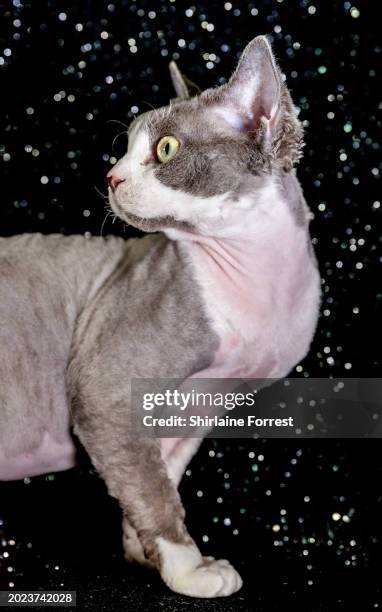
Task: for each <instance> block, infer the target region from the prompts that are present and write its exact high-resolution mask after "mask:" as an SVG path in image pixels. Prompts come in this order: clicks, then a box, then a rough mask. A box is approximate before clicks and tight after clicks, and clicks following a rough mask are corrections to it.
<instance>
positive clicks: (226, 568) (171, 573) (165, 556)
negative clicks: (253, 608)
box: [157, 538, 242, 597]
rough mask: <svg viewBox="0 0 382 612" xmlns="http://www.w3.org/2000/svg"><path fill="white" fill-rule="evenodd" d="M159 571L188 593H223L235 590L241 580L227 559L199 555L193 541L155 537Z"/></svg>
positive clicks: (174, 586)
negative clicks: (181, 542)
mask: <svg viewBox="0 0 382 612" xmlns="http://www.w3.org/2000/svg"><path fill="white" fill-rule="evenodd" d="M157 545H158V549H159V552H160V557H161V569H160V573H161V576H162V578H163V580H164V582H165V583H166V584H167V586H168V587H169V588H170V589H172V590H173V591H175V592H176V593H181V594H183V595H189V596H190V597H223V596H227V595H231V594H232V593H235V592H236V591H238V590H239V589H240V588H241V586H242V580H241V578H240V576H239V574H238V573H237V572H236V570H235V569H234V568H233V567H232V565H230V564H229V563H228V561H226V560H225V559H221V560H219V561H215V559H213V558H212V557H202V555H201V554H200V552H199V550H198V549H197V547H196V546H195V544H190V545H187V546H186V545H184V544H175V543H174V542H170V541H168V540H166V539H165V538H157Z"/></svg>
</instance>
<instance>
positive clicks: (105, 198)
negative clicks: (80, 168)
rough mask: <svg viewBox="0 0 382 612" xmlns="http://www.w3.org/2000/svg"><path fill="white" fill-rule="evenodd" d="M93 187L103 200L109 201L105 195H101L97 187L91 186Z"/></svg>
mask: <svg viewBox="0 0 382 612" xmlns="http://www.w3.org/2000/svg"><path fill="white" fill-rule="evenodd" d="M93 187H94V189H95V190H96V192H97V193H98V195H100V196H101V198H102V199H103V200H109V196H108V195H107V194H104V193H102V191H101V190H100V189H98V187H97V185H93Z"/></svg>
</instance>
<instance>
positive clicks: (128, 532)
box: [123, 521, 154, 568]
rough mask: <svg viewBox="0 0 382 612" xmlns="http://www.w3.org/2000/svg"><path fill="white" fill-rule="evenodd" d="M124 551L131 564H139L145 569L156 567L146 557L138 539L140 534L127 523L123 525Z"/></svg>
mask: <svg viewBox="0 0 382 612" xmlns="http://www.w3.org/2000/svg"><path fill="white" fill-rule="evenodd" d="M123 549H124V552H125V559H127V561H129V562H130V563H139V564H140V565H144V566H145V567H150V568H152V567H154V565H153V564H152V563H151V561H149V559H147V557H146V556H145V551H144V549H143V546H142V544H141V542H140V540H139V538H138V534H137V532H136V530H135V529H134V527H132V526H131V525H130V523H128V522H127V521H124V523H123Z"/></svg>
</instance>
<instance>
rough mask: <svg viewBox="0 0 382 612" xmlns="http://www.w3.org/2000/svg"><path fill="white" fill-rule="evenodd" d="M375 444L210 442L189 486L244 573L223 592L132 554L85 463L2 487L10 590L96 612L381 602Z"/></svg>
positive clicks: (203, 519)
mask: <svg viewBox="0 0 382 612" xmlns="http://www.w3.org/2000/svg"><path fill="white" fill-rule="evenodd" d="M303 442H304V441H303ZM378 446H379V441H378V440H369V441H342V442H336V441H322V440H321V441H318V440H317V441H314V440H313V441H309V443H308V442H307V441H305V442H304V443H303V444H302V443H301V442H300V443H299V444H297V442H295V441H275V440H266V441H262V442H260V441H258V442H252V441H245V442H243V441H219V442H214V441H212V440H208V441H206V442H205V443H204V444H203V446H202V448H201V451H200V454H199V456H198V457H197V458H196V459H195V460H194V461H193V463H192V464H191V472H189V473H188V475H187V476H186V477H185V479H184V481H183V483H182V487H181V492H182V497H183V499H184V502H185V505H186V508H187V522H188V525H189V528H190V531H191V533H192V534H193V536H194V537H195V539H196V540H197V541H198V543H200V545H201V547H202V550H203V552H205V553H206V554H214V555H215V556H224V557H228V558H229V559H230V560H231V561H232V562H233V563H234V565H235V566H236V568H237V569H238V570H239V571H240V573H241V574H242V576H243V578H244V587H243V589H242V590H241V591H240V592H239V593H237V594H236V595H234V596H232V597H229V598H225V599H214V600H193V599H190V598H187V597H181V596H178V595H175V594H172V593H171V592H170V591H169V590H168V589H167V588H166V587H165V586H164V585H163V583H162V582H161V580H160V578H159V576H158V575H157V574H156V573H154V572H152V571H149V570H146V569H142V568H140V567H135V566H131V565H129V564H128V563H127V562H125V561H124V559H123V554H122V547H121V532H120V511H119V508H118V506H117V504H116V503H114V500H113V499H111V498H110V497H108V495H107V493H106V491H105V488H104V486H103V483H102V482H101V481H100V480H99V479H98V478H97V476H95V475H94V474H92V473H89V470H88V469H85V468H84V469H76V470H71V471H69V472H66V473H62V474H58V475H55V476H54V477H53V478H52V477H39V478H34V479H32V481H31V482H30V483H23V482H14V483H2V484H1V486H0V496H1V510H0V518H1V520H2V521H3V525H2V527H1V529H2V538H3V540H2V546H1V550H2V553H3V554H4V552H8V555H9V556H8V557H5V558H3V560H2V561H1V560H0V563H1V562H2V563H3V568H2V569H3V571H2V573H1V577H2V579H3V581H4V586H3V588H6V587H7V584H9V583H12V584H13V585H14V586H13V587H12V588H13V589H31V590H36V589H45V590H48V589H58V590H60V589H61V590H75V591H77V602H78V603H77V609H78V610H81V611H82V610H92V611H95V612H102V611H104V610H105V611H108V612H109V611H110V612H119V611H122V610H123V611H124V612H130V611H131V612H135V611H136V610H149V611H156V610H166V611H167V610H187V611H188V610H190V611H191V610H206V611H212V610H214V611H215V610H216V611H217V610H227V611H228V610H232V611H233V610H242V611H252V610H256V612H268V611H269V612H271V611H272V612H273V611H278V610H285V609H288V610H289V609H292V610H303V611H306V612H321V611H322V612H323V611H325V612H332V611H337V610H351V609H354V608H353V607H352V606H353V604H354V601H355V600H356V598H357V597H360V598H361V601H362V603H361V604H360V606H359V607H357V608H356V609H359V610H360V611H361V610H362V612H366V611H369V610H375V609H380V608H381V607H382V593H381V590H382V589H381V585H382V581H381V571H380V569H381V566H380V554H381V542H382V528H381V510H382V484H381V482H382V481H381V472H382V468H381V466H382V462H378ZM239 466H240V468H239ZM207 538H208V540H207ZM9 568H12V571H8V570H9ZM35 609H40V608H35ZM41 609H42V608H41Z"/></svg>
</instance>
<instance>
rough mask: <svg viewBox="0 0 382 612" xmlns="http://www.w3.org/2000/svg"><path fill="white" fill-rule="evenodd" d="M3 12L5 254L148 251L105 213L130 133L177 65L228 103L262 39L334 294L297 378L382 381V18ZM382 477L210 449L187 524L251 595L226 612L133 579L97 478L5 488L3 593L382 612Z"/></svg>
mask: <svg viewBox="0 0 382 612" xmlns="http://www.w3.org/2000/svg"><path fill="white" fill-rule="evenodd" d="M0 6H1V14H0V16H1V22H0V23H1V28H2V34H1V38H2V41H1V45H0V51H1V54H2V55H1V57H2V58H3V59H2V60H1V59H0V64H1V65H0V71H1V100H2V103H3V108H4V112H3V114H2V118H3V125H2V129H1V145H0V146H1V149H0V152H1V154H2V161H0V164H1V172H2V173H1V211H0V228H1V230H0V232H1V235H4V236H5V235H12V234H15V233H21V232H32V231H39V232H43V233H50V232H63V233H85V232H90V233H92V234H96V235H97V234H98V235H99V234H100V233H101V232H102V234H103V235H105V234H109V233H115V234H120V235H123V236H125V237H128V236H129V235H133V231H132V230H131V229H130V228H126V227H124V226H123V225H122V223H120V222H115V223H112V221H111V217H110V216H109V217H106V219H105V216H106V214H107V211H106V208H105V201H104V198H103V197H102V194H105V193H106V188H105V179H104V177H105V175H106V173H107V171H108V170H109V168H110V167H111V162H110V160H111V158H112V157H115V158H118V157H119V156H121V155H122V154H123V153H124V151H125V148H126V135H125V127H124V125H123V124H128V123H129V121H130V120H131V118H132V116H133V115H134V114H136V113H139V112H142V111H145V110H147V109H148V108H150V106H151V105H153V106H154V107H157V106H161V105H164V104H166V103H167V102H168V99H169V98H170V97H173V95H174V94H173V91H172V89H171V83H170V79H169V75H168V62H169V61H170V59H172V58H174V59H176V61H177V62H178V64H179V66H180V68H181V69H182V70H183V71H184V72H185V73H186V74H187V75H188V76H189V77H190V78H191V79H192V80H193V81H195V82H197V83H198V84H199V85H200V86H201V87H202V88H204V87H209V86H212V85H216V84H219V83H222V82H224V80H226V79H227V78H228V77H229V75H230V73H231V71H232V70H233V68H234V66H235V64H236V62H237V58H238V55H239V53H240V52H241V51H242V49H243V47H244V46H245V44H246V43H247V42H249V40H250V39H251V38H253V37H254V36H255V35H257V34H263V33H266V34H269V35H270V36H271V38H272V40H273V46H274V50H275V53H276V56H277V57H278V60H279V63H280V66H281V68H282V70H283V72H284V73H285V74H286V76H287V81H288V84H289V87H290V89H291V91H292V95H293V98H294V101H295V103H296V105H297V106H298V107H299V108H300V109H301V115H300V117H301V119H302V120H303V121H304V125H305V129H306V148H305V155H304V159H303V160H302V162H301V164H300V167H299V170H298V173H299V177H300V180H301V183H302V186H303V188H304V192H305V195H306V198H307V200H308V203H309V205H310V207H311V209H312V211H313V213H314V220H313V222H312V225H311V233H312V237H313V242H314V245H315V249H316V252H317V255H318V258H319V264H320V269H321V273H322V278H323V303H322V314H321V317H320V322H319V327H318V331H317V334H316V337H315V340H314V343H313V345H312V348H311V351H310V353H309V355H308V356H307V358H306V359H305V360H304V362H303V363H302V364H300V365H299V366H298V367H297V370H296V371H295V372H294V373H293V374H294V375H299V376H315V377H326V376H330V375H333V376H354V377H355V376H367V377H372V376H379V374H380V371H381V358H380V341H379V342H378V334H379V336H380V315H381V300H382V289H381V282H380V277H381V271H380V261H381V259H380V258H381V248H380V240H381V238H380V215H381V208H380V205H379V201H380V168H381V161H380V144H379V140H378V138H379V135H380V132H379V130H380V114H381V105H382V102H381V97H380V72H378V68H379V66H380V61H381V44H380V37H378V34H379V31H378V25H377V23H378V20H377V15H376V13H374V10H376V9H377V3H372V2H365V1H364V2H361V1H360V0H356V2H355V4H354V5H353V4H352V3H351V2H338V1H331V0H321V2H314V0H312V2H307V1H305V0H303V1H301V2H298V1H292V0H284V1H278V0H269V1H265V0H261V1H259V2H248V3H247V2H243V1H234V0H233V1H232V2H231V3H225V2H204V3H202V2H195V3H188V2H180V1H174V2H170V1H169V0H163V1H159V2H154V1H152V2H149V1H146V0H140V1H137V2H132V1H128V2H127V1H122V0H118V1H117V0H114V1H110V3H108V2H100V1H98V0H97V1H92V2H91V1H90V0H88V1H83V2H77V3H70V4H69V3H65V2H61V3H60V2H57V1H56V0H54V1H51V2H47V1H41V2H34V3H33V8H32V3H30V2H29V3H28V2H19V1H18V0H14V2H5V3H1V5H0ZM78 24H80V25H78ZM41 179H42V180H41ZM378 276H379V278H378ZM381 468H382V458H381V450H380V444H379V442H378V441H377V440H370V441H366V440H352V441H323V440H320V441H319V440H317V441H309V442H308V441H301V442H300V443H299V444H298V443H297V442H295V441H290V440H288V441H285V442H282V441H276V440H263V441H258V442H251V441H245V442H244V441H239V440H236V441H235V440H232V441H228V442H227V441H226V442H225V441H223V440H220V441H219V442H216V443H215V442H213V441H206V442H205V443H204V444H203V446H202V448H201V451H200V453H199V455H198V457H197V458H196V459H195V460H194V461H193V463H192V464H191V466H190V471H189V472H188V475H186V477H185V479H184V481H183V484H182V494H183V499H184V502H185V505H186V509H187V513H188V524H189V526H190V529H191V531H192V533H193V535H194V536H195V538H196V539H197V540H198V542H200V543H201V545H202V548H203V549H204V550H205V551H206V552H209V553H212V554H222V555H224V556H228V557H229V558H230V559H231V560H232V561H233V562H235V563H236V566H237V567H238V569H239V570H240V571H241V572H242V574H243V576H244V578H245V587H244V588H243V590H242V591H241V592H240V593H238V594H237V595H235V596H233V597H231V598H229V599H227V600H225V601H218V602H217V601H213V602H193V601H191V600H189V599H186V598H181V597H177V596H175V595H172V594H171V593H169V592H168V591H167V590H166V589H165V587H164V586H163V585H162V584H161V583H160V581H159V579H158V578H157V577H156V576H153V575H152V574H151V573H149V572H147V571H146V570H141V569H140V568H131V567H129V566H128V565H127V564H125V563H124V561H123V558H122V551H121V542H120V535H121V534H120V521H119V509H118V507H117V505H116V504H115V503H114V501H113V500H111V499H110V498H108V497H107V495H106V492H105V489H104V486H103V484H102V483H101V482H100V481H99V479H98V478H97V476H96V475H95V474H93V473H92V472H91V470H89V468H88V467H83V468H79V469H76V470H72V471H69V472H67V473H64V474H58V475H55V476H50V477H39V478H34V479H32V481H31V482H26V483H24V482H16V483H5V484H1V485H0V496H1V498H0V520H1V524H0V536H2V538H3V539H2V542H1V549H0V550H1V551H2V553H4V552H7V553H8V554H9V556H8V557H3V558H0V567H1V568H2V570H1V571H2V573H1V578H3V579H4V584H5V585H7V584H9V583H12V584H13V585H14V588H28V587H29V588H32V589H37V588H57V589H60V588H68V589H69V588H73V589H76V590H77V592H78V599H79V602H80V603H79V609H84V610H85V609H89V610H90V609H92V610H103V609H105V610H106V609H107V610H137V609H139V608H141V607H143V608H145V609H150V610H163V609H164V610H167V609H174V610H183V609H187V610H193V609H195V610H196V609H199V608H200V609H206V610H222V609H225V610H231V609H232V610H236V609H238V610H258V611H259V612H261V611H262V610H279V609H280V610H281V609H284V608H285V607H290V606H291V605H293V606H294V608H295V609H301V610H313V611H314V612H316V611H320V610H330V611H332V610H342V609H344V610H345V609H348V608H349V605H350V603H349V602H352V601H353V600H354V597H355V595H356V594H359V596H360V597H361V598H362V610H374V609H376V608H380V607H382V601H381V592H380V584H381V567H380V566H381V564H380V554H381V539H382V529H381V519H380V516H381V510H382V487H381V471H382V469H381ZM269 492H270V493H269ZM280 512H281V514H280ZM335 513H338V515H339V516H341V518H340V519H339V520H334V518H333V515H334V517H335V518H338V517H337V515H336V514H335ZM274 525H279V526H280V527H281V529H280V531H274V530H273V529H272V527H273V526H274ZM275 529H277V527H275ZM203 536H204V540H203ZM207 538H208V540H207ZM285 538H287V539H285ZM12 542H14V543H12ZM56 568H57V569H56Z"/></svg>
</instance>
